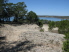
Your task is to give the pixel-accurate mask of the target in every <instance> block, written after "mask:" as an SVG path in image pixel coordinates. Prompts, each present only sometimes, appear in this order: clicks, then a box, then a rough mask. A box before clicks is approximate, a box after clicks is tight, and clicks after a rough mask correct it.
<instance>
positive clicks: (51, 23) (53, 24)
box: [49, 21, 56, 30]
mask: <svg viewBox="0 0 69 52" xmlns="http://www.w3.org/2000/svg"><path fill="white" fill-rule="evenodd" d="M54 27H56V25H55V22H54V21H50V22H49V30H52V28H54Z"/></svg>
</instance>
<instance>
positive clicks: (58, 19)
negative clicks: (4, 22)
mask: <svg viewBox="0 0 69 52" xmlns="http://www.w3.org/2000/svg"><path fill="white" fill-rule="evenodd" d="M39 19H41V20H42V19H43V20H50V21H61V20H62V19H60V18H54V17H39Z"/></svg>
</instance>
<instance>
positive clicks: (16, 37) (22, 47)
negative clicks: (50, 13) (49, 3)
mask: <svg viewBox="0 0 69 52" xmlns="http://www.w3.org/2000/svg"><path fill="white" fill-rule="evenodd" d="M43 28H44V30H45V31H44V32H40V31H39V29H40V28H39V27H38V26H37V25H36V24H33V25H31V24H30V25H28V24H25V25H8V24H5V25H4V27H1V28H0V32H1V34H0V36H5V37H6V38H5V40H3V42H2V43H0V52H62V44H63V41H64V38H63V37H64V35H63V34H58V33H53V32H49V31H48V25H47V24H44V25H43Z"/></svg>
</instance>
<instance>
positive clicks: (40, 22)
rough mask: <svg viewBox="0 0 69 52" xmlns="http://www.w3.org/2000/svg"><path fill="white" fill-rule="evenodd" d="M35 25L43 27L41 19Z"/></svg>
mask: <svg viewBox="0 0 69 52" xmlns="http://www.w3.org/2000/svg"><path fill="white" fill-rule="evenodd" d="M37 25H38V26H39V27H40V28H41V27H43V22H42V21H41V20H39V21H38V23H37Z"/></svg>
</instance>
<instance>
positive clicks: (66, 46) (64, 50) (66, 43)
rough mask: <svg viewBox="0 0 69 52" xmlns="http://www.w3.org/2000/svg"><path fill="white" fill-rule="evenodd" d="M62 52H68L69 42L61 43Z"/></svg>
mask: <svg viewBox="0 0 69 52" xmlns="http://www.w3.org/2000/svg"><path fill="white" fill-rule="evenodd" d="M63 52H69V40H67V41H65V42H64V43H63Z"/></svg>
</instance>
